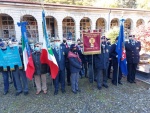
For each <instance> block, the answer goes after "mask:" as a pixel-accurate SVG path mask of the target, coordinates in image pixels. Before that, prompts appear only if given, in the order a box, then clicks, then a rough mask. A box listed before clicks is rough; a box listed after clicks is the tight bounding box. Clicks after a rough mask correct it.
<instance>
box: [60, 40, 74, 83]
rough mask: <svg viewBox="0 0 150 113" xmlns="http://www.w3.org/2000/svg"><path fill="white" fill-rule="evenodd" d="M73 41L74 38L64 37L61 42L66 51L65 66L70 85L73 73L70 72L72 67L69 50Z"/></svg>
mask: <svg viewBox="0 0 150 113" xmlns="http://www.w3.org/2000/svg"><path fill="white" fill-rule="evenodd" d="M71 43H72V40H71V39H70V40H68V39H66V38H63V42H62V43H61V47H62V48H63V49H64V51H65V68H66V74H67V84H68V86H70V85H71V82H70V76H71V73H70V67H69V59H68V52H69V50H70V45H71Z"/></svg>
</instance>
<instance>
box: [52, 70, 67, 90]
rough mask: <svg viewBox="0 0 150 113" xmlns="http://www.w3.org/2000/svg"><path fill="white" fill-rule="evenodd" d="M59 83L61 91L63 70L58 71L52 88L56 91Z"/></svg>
mask: <svg viewBox="0 0 150 113" xmlns="http://www.w3.org/2000/svg"><path fill="white" fill-rule="evenodd" d="M59 83H60V84H61V90H65V69H64V70H60V71H59V72H58V75H57V77H56V79H55V80H54V87H55V90H56V91H58V89H59Z"/></svg>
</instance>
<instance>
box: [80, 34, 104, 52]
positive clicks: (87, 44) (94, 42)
mask: <svg viewBox="0 0 150 113" xmlns="http://www.w3.org/2000/svg"><path fill="white" fill-rule="evenodd" d="M82 36H83V54H84V55H92V54H100V53H101V43H100V41H101V38H100V37H101V36H100V33H99V32H96V33H83V35H82Z"/></svg>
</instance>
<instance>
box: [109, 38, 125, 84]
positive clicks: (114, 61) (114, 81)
mask: <svg viewBox="0 0 150 113" xmlns="http://www.w3.org/2000/svg"><path fill="white" fill-rule="evenodd" d="M118 38H119V37H118V36H117V37H116V43H115V44H112V45H111V48H110V57H111V58H112V64H113V77H112V84H113V85H117V84H118V83H119V84H121V85H122V83H121V78H122V72H121V69H120V67H119V74H118V73H117V72H118V54H117V52H116V45H117V42H118ZM117 74H118V75H117ZM117 77H118V78H117ZM117 79H118V80H117ZM117 81H118V83H117Z"/></svg>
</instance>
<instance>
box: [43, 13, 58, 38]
mask: <svg viewBox="0 0 150 113" xmlns="http://www.w3.org/2000/svg"><path fill="white" fill-rule="evenodd" d="M46 26H47V33H48V35H49V38H50V37H53V38H56V37H57V34H58V28H57V21H56V19H55V18H54V17H53V16H47V17H46Z"/></svg>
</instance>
